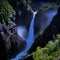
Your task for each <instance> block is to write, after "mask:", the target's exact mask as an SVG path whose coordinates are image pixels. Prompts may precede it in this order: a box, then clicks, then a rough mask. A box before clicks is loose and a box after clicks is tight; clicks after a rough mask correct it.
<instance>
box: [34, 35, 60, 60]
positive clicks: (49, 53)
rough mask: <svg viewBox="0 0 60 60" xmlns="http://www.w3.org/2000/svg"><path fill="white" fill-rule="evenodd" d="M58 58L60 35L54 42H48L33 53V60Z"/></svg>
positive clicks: (54, 59) (53, 59)
mask: <svg viewBox="0 0 60 60" xmlns="http://www.w3.org/2000/svg"><path fill="white" fill-rule="evenodd" d="M59 56H60V35H58V37H57V39H55V40H54V41H49V42H48V44H47V45H46V46H45V47H44V48H41V47H38V48H37V50H36V51H35V52H33V58H34V60H57V58H58V57H59Z"/></svg>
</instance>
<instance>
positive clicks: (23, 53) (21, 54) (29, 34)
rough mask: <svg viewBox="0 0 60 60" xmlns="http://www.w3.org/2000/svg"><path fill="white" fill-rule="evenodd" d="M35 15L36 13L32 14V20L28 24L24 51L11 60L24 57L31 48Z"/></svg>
mask: <svg viewBox="0 0 60 60" xmlns="http://www.w3.org/2000/svg"><path fill="white" fill-rule="evenodd" d="M36 14H37V11H36V12H33V18H32V21H31V24H30V28H29V33H28V37H27V40H26V43H27V46H26V48H25V50H24V51H23V52H21V53H20V54H18V55H17V57H16V58H15V59H12V60H18V58H22V57H24V56H25V55H27V51H28V50H29V49H30V48H31V46H32V44H33V42H34V20H35V16H36Z"/></svg>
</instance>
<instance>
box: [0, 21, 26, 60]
mask: <svg viewBox="0 0 60 60" xmlns="http://www.w3.org/2000/svg"><path fill="white" fill-rule="evenodd" d="M25 46H26V42H25V41H24V40H23V39H22V38H21V37H20V36H18V34H17V32H16V25H14V24H12V25H6V22H4V23H1V22H0V59H1V60H9V59H11V58H13V57H15V56H16V55H17V54H18V53H19V52H21V51H23V50H24V48H25Z"/></svg>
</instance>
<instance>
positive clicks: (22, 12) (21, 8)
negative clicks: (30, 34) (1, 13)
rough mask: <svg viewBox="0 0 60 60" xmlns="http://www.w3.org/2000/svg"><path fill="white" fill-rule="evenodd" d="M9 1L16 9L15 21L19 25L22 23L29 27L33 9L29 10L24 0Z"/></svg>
mask: <svg viewBox="0 0 60 60" xmlns="http://www.w3.org/2000/svg"><path fill="white" fill-rule="evenodd" d="M8 1H9V3H10V4H11V5H12V7H13V8H14V9H15V11H16V20H15V23H16V24H17V25H21V26H24V27H26V28H27V29H29V26H30V23H31V19H32V16H33V14H32V12H31V11H28V10H27V6H26V5H25V4H24V3H23V2H24V1H21V0H8ZM12 2H13V3H12Z"/></svg>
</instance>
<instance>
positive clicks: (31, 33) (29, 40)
mask: <svg viewBox="0 0 60 60" xmlns="http://www.w3.org/2000/svg"><path fill="white" fill-rule="evenodd" d="M36 14H37V12H33V18H32V21H31V24H30V29H29V33H28V37H27V47H26V50H29V49H30V47H31V46H32V44H33V42H34V20H35V15H36Z"/></svg>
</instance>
